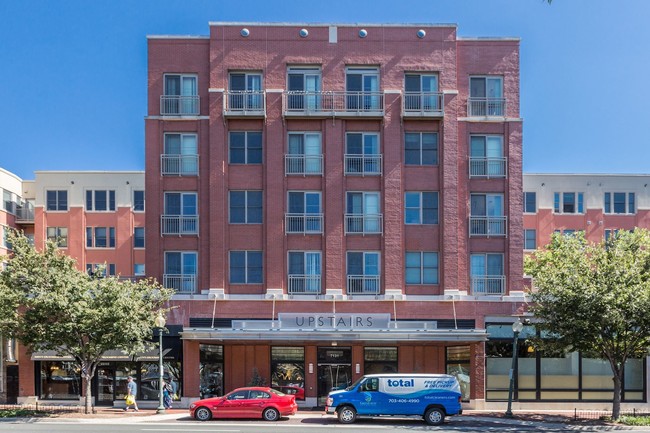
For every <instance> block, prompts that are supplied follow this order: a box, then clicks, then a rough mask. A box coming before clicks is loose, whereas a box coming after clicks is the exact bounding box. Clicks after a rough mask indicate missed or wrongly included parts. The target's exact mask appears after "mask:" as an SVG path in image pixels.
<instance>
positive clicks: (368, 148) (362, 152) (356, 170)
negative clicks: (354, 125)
mask: <svg viewBox="0 0 650 433" xmlns="http://www.w3.org/2000/svg"><path fill="white" fill-rule="evenodd" d="M345 173H346V174H375V175H377V174H381V155H380V153H379V134H378V133H376V132H348V133H347V134H345Z"/></svg>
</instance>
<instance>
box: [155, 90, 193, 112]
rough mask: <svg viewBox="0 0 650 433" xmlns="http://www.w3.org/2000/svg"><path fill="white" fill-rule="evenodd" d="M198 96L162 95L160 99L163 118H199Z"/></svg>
mask: <svg viewBox="0 0 650 433" xmlns="http://www.w3.org/2000/svg"><path fill="white" fill-rule="evenodd" d="M199 102H200V100H199V97H198V96H196V95H195V96H177V95H162V96H161V97H160V115H161V116H198V115H199Z"/></svg>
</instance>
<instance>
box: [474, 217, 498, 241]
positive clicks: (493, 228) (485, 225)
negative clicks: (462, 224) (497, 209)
mask: <svg viewBox="0 0 650 433" xmlns="http://www.w3.org/2000/svg"><path fill="white" fill-rule="evenodd" d="M506 222H507V217H505V216H470V217H469V235H470V236H487V237H491V236H496V237H505V236H506V234H507V233H506Z"/></svg>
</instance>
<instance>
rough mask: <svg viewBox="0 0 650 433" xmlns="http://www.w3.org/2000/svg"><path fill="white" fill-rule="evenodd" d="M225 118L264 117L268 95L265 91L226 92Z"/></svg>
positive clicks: (224, 100) (224, 101) (224, 99)
mask: <svg viewBox="0 0 650 433" xmlns="http://www.w3.org/2000/svg"><path fill="white" fill-rule="evenodd" d="M223 104H224V106H223V112H224V115H225V116H228V115H234V116H264V115H265V114H266V93H265V92H264V90H245V91H244V90H231V91H226V92H224V98H223Z"/></svg>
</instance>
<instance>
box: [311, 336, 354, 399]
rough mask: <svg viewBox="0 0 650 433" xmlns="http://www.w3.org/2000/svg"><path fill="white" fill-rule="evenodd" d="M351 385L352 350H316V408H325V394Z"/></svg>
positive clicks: (320, 348)
mask: <svg viewBox="0 0 650 433" xmlns="http://www.w3.org/2000/svg"><path fill="white" fill-rule="evenodd" d="M351 383H352V349H351V348H349V347H319V348H318V406H325V401H326V400H327V394H329V392H330V391H333V390H336V389H343V388H345V387H347V386H348V385H350V384H351Z"/></svg>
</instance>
